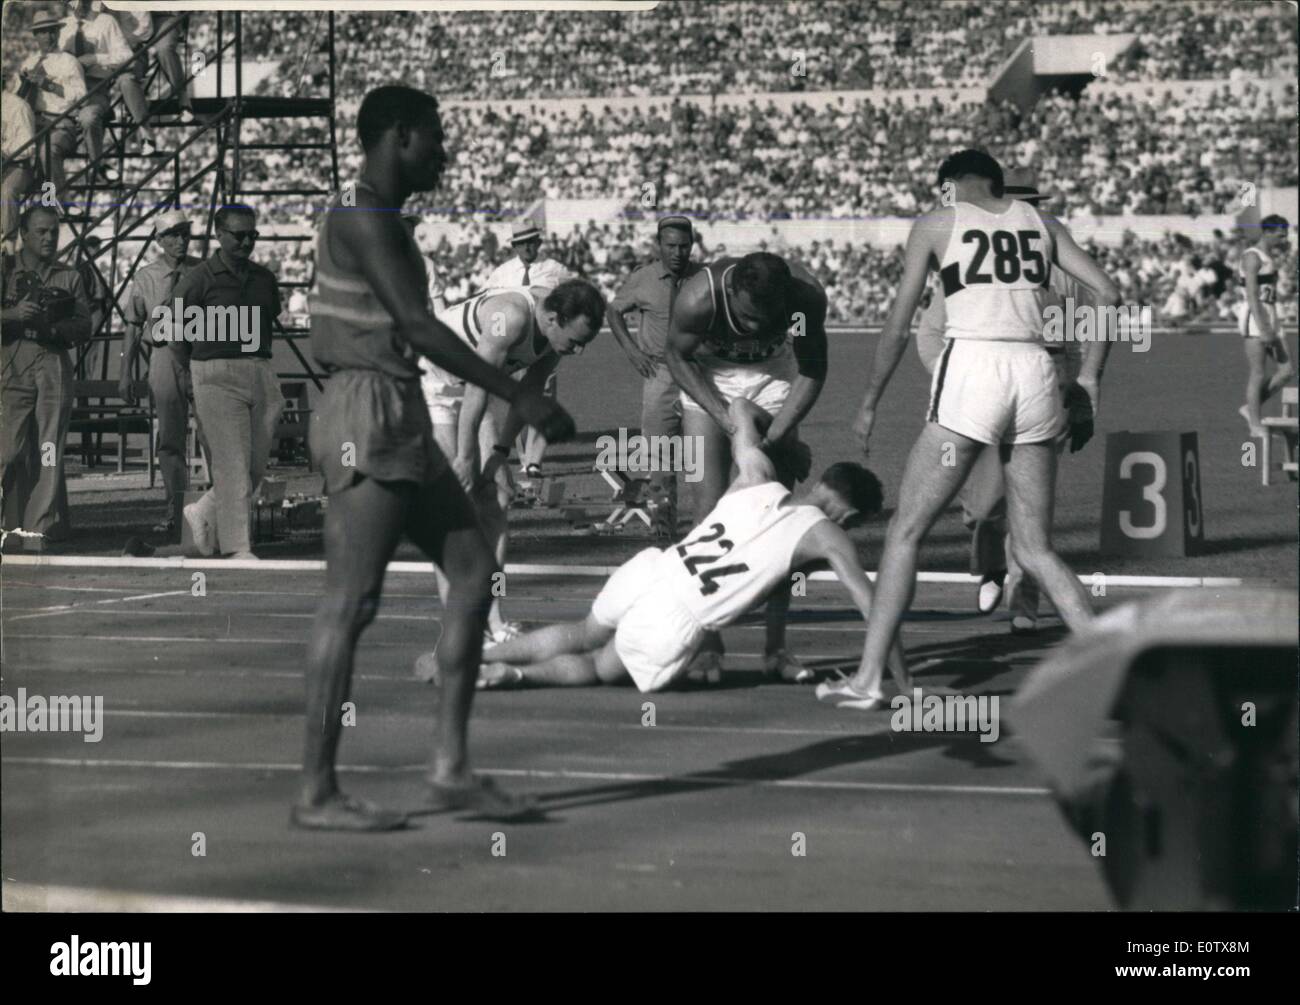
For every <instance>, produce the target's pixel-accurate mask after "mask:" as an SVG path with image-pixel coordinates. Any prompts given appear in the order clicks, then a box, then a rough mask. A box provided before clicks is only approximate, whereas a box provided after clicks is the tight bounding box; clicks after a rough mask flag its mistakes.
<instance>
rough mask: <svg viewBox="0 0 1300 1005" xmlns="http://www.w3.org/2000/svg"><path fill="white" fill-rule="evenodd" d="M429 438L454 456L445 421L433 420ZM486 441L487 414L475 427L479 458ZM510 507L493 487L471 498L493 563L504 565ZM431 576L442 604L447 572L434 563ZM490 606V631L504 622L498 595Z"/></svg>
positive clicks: (489, 431)
mask: <svg viewBox="0 0 1300 1005" xmlns="http://www.w3.org/2000/svg"><path fill="white" fill-rule="evenodd" d="M433 439H434V442H435V443H437V444H438V449H440V450H441V451H442V453H443V456H445V457H455V456H456V427H455V426H452V425H448V424H447V423H442V422H440V423H435V424H434V427H433ZM485 441H487V448H486V449H488V450H491V449H492V444H493V443H495V442H496V425H495V424H494V423H493V422H492V416H491V414H490V413H489V414H485V415H484V416H483V422H482V425H480V426H479V450H480V454H479V456H480V458H481V457H482V456H483V449H484V448H483V444H484V442H485ZM509 506H510V500H509V499H508V498H506V499H505V500H504V501H502V498H501V494H499V493H498V492H497V490H496V488H495V487H492V488H488V489H485V490H484V491H483V492H481V493H479V494H478V495H477V496H476V498H475V499H474V508H475V511H476V512H477V514H478V521H479V526H480V527H481V528H482V530H483V535H484V537H486V538H487V541H488V545H489V546H490V547H491V549H492V552H493V554H494V555H495V557H496V562H497V565H498V566H499V567H501V568H504V567H505V561H506V510H507V509H508V508H509ZM433 579H434V583H435V584H436V585H437V588H438V599H439V600H441V601H442V603H443V606H444V607H446V603H447V590H448V583H447V575H446V573H445V572H443V570H442V569H441V568H440V567H439V566H437V565H436V564H435V565H434V567H433ZM491 600H492V606H491V607H490V608H489V609H488V620H487V627H488V630H489V631H491V632H493V633H494V634H495V633H496V632H498V631H499V630H500V629H501V627H502V626H503V625H504V623H505V620H504V619H503V618H502V616H501V603H500V599H499V598H498V597H495V596H494V597H492V598H491Z"/></svg>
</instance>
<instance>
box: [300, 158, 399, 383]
mask: <svg viewBox="0 0 1300 1005" xmlns="http://www.w3.org/2000/svg"><path fill="white" fill-rule="evenodd" d="M357 188H358V189H362V188H364V189H366V190H367V191H369V192H371V193H374V191H375V190H374V189H373V188H371V187H370V186H369V185H366V184H365V183H358V184H357ZM356 212H364V210H359V209H355V208H350V207H345V206H343V205H342V202H341V197H340V198H339V199H336V200H335V201H334V202H333V203H332V204H331V205H330V208H329V209H328V210H326V212H325V219H324V220H323V221H322V222H321V225H320V228H319V230H318V231H317V232H316V281H315V283H314V284H313V285H312V289H311V293H310V295H309V296H308V300H307V305H308V311H309V312H310V314H311V351H312V356H313V357H314V358H315V360H316V362H317V364H318V365H319V366H320V367H321V368H322V369H324V370H325V371H326V372H327V373H332V372H334V371H335V370H376V371H378V372H380V373H386V374H388V375H390V376H392V377H398V378H402V379H416V378H418V377H419V376H420V369H419V365H418V360H417V357H416V354H415V353H414V351H413V350H412V349H411V348H410V346H409V345H407V343H406V342H405V340H403V339H402V337H401V336H400V335H399V334H398V333H397V326H396V324H395V323H394V321H393V317H392V315H391V314H389V313H388V310H387V309H386V308H385V307H384V305H383V304H382V303H380V301H379V298H378V297H377V296H375V293H374V291H373V290H372V289H371V288H370V284H369V283H368V282H367V281H366V279H365V277H364V276H363V275H362V273H361V271H360V270H359V269H350V268H345V267H343V266H342V265H340V264H339V263H338V261H337V260H335V258H334V256H333V255H331V254H330V232H331V228H332V227H333V226H334V221H335V220H336V219H338V218H339V214H341V213H356ZM401 231H402V238H403V240H404V242H405V244H406V246H407V252H406V253H407V254H408V255H409V256H410V257H411V260H412V262H413V264H414V265H415V267H416V269H417V271H419V273H420V274H421V275H423V274H424V262H423V260H422V259H421V258H420V252H419V249H418V248H417V247H416V246H415V239H414V238H413V237H412V236H411V234H410V232H409V231H408V230H407V228H406V227H402V228H401Z"/></svg>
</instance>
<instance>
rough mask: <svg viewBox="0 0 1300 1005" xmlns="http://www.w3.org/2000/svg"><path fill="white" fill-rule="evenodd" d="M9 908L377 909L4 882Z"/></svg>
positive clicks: (141, 910) (222, 911)
mask: <svg viewBox="0 0 1300 1005" xmlns="http://www.w3.org/2000/svg"><path fill="white" fill-rule="evenodd" d="M4 909H5V910H6V911H22V912H32V911H39V912H42V913H47V912H55V913H59V914H66V913H69V912H71V913H77V914H82V913H102V912H110V913H114V914H139V913H147V914H175V913H178V912H179V913H182V914H305V913H312V914H316V913H325V914H335V913H352V912H353V911H354V910H355V911H356V912H358V913H367V914H368V913H377V912H374V911H372V910H370V909H363V908H356V909H353V908H345V907H326V906H322V905H318V904H286V903H282V902H280V901H276V900H231V899H228V898H225V897H181V896H172V895H169V894H156V893H131V892H130V891H126V890H105V889H100V888H96V887H89V886H43V885H41V884H37V883H18V882H15V881H14V880H6V881H5V884H4Z"/></svg>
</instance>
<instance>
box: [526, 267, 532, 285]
mask: <svg viewBox="0 0 1300 1005" xmlns="http://www.w3.org/2000/svg"><path fill="white" fill-rule="evenodd" d="M530 268H531V266H529V265H528V264H527V263H524V285H525V286H527V285H528V270H529V269H530Z"/></svg>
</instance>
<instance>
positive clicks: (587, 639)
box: [483, 617, 604, 663]
mask: <svg viewBox="0 0 1300 1005" xmlns="http://www.w3.org/2000/svg"><path fill="white" fill-rule="evenodd" d="M591 623H592V622H591V618H590V617H588V618H587V619H586V620H585V621H570V622H566V623H564V624H559V625H547V626H546V627H545V628H538V629H536V630H534V631H531V632H525V633H524V634H523V635H520V636H519V637H518V638H515V639H509V640H507V641H505V642H499V643H497V644H496V645H494V646H489V647H488V648H487V649H485V650H483V661H484V662H485V663H486V662H500V663H535V662H538V661H540V660H546V659H550V658H551V657H552V656H559V655H561V654H563V653H581V652H590V651H591V650H592V649H595V648H596V644H593V641H592V640H593V637H594V633H593V632H592V630H591V628H590V627H589V625H590V624H591ZM603 643H604V639H601V640H600V643H599V644H603Z"/></svg>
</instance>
